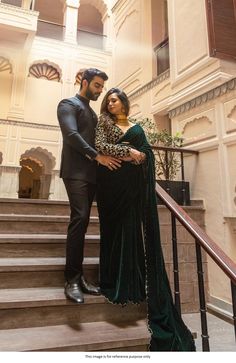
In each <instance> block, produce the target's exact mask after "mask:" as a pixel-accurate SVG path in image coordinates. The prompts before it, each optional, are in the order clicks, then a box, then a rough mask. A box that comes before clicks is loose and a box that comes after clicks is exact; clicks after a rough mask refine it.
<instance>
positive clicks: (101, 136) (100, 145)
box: [95, 122, 130, 158]
mask: <svg viewBox="0 0 236 363" xmlns="http://www.w3.org/2000/svg"><path fill="white" fill-rule="evenodd" d="M120 137H121V134H119V130H118V129H117V128H116V127H115V126H114V125H112V124H111V125H105V124H104V123H103V122H98V124H97V127H96V136H95V147H96V149H97V151H99V152H101V153H102V154H104V155H111V156H115V157H117V158H120V157H123V156H129V152H130V146H126V145H116V144H115V143H116V141H117V140H118V139H119V138H120Z"/></svg>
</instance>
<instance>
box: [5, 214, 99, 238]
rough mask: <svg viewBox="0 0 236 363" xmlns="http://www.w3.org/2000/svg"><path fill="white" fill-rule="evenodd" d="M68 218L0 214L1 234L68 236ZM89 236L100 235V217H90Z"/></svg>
mask: <svg viewBox="0 0 236 363" xmlns="http://www.w3.org/2000/svg"><path fill="white" fill-rule="evenodd" d="M68 223H69V217H68V216H50V215H47V216H45V215H27V214H21V215H16V214H15V215H14V214H0V233H1V234H3V233H11V234H13V233H26V234H29V233H32V234H38V233H40V234H42V233H48V234H49V233H51V234H61V233H62V234H66V232H67V227H68ZM87 233H88V234H99V219H98V217H96V216H95V217H90V222H89V226H88V230H87Z"/></svg>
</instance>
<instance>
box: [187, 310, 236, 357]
mask: <svg viewBox="0 0 236 363" xmlns="http://www.w3.org/2000/svg"><path fill="white" fill-rule="evenodd" d="M183 320H184V321H185V323H186V325H187V326H188V327H189V329H190V330H191V331H193V332H196V333H197V339H195V343H196V347H197V351H198V352H201V351H202V339H201V321H200V314H186V315H183ZM207 323H208V335H209V337H210V338H209V343H210V351H211V352H236V340H235V336H234V326H233V325H232V324H230V323H227V322H225V321H224V320H222V319H219V318H218V317H216V316H214V315H213V314H207Z"/></svg>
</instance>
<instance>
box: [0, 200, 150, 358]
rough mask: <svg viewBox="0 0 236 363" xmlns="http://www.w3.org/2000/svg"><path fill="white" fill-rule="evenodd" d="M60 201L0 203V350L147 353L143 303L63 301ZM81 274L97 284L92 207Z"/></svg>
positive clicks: (65, 210) (63, 213) (63, 209)
mask: <svg viewBox="0 0 236 363" xmlns="http://www.w3.org/2000/svg"><path fill="white" fill-rule="evenodd" d="M68 215H69V207H68V203H67V202H53V201H42V200H41V201H38V200H26V199H25V200H23V199H21V200H13V199H1V200H0V351H2V352H3V351H82V352H89V351H146V350H147V349H148V343H149V332H148V329H147V324H146V305H145V304H141V305H140V306H137V305H134V304H129V305H127V306H126V307H122V306H120V305H114V304H110V303H109V302H107V301H106V299H105V298H103V297H102V296H91V295H85V303H84V304H80V305H78V304H74V303H73V302H70V301H68V300H67V299H65V296H64V288H63V287H64V263H65V241H66V230H67V225H68V221H69V217H68ZM85 246H86V247H85V261H84V265H85V267H84V270H85V275H86V277H87V278H88V280H89V281H93V282H97V279H98V268H99V267H98V262H99V261H98V256H99V223H98V216H97V210H96V205H94V206H93V208H92V213H91V220H90V224H89V228H88V231H87V235H86V245H85Z"/></svg>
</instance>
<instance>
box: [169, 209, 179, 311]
mask: <svg viewBox="0 0 236 363" xmlns="http://www.w3.org/2000/svg"><path fill="white" fill-rule="evenodd" d="M171 228H172V251H173V271H174V295H175V307H176V309H177V310H178V312H179V314H180V315H181V303H180V290H179V263H178V248H177V233H176V218H175V216H174V214H173V213H171Z"/></svg>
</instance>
